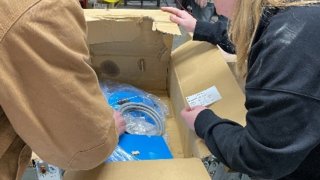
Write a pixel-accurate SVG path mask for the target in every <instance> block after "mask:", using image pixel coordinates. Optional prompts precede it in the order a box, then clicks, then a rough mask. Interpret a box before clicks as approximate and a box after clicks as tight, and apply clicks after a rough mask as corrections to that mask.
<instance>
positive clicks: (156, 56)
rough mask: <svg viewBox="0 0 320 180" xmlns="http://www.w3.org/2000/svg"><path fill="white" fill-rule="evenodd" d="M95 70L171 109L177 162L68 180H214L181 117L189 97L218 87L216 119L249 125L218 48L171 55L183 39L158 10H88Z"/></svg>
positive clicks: (104, 168) (113, 168)
mask: <svg viewBox="0 0 320 180" xmlns="http://www.w3.org/2000/svg"><path fill="white" fill-rule="evenodd" d="M85 16H86V21H87V23H88V44H89V48H90V53H91V58H92V65H93V67H94V68H95V70H96V72H97V74H98V77H99V78H102V79H104V78H106V79H111V80H116V81H120V82H124V83H129V84H132V85H134V86H136V87H138V88H141V89H144V90H146V91H147V92H152V93H154V94H155V95H157V96H159V97H160V98H161V99H162V100H164V101H165V102H166V103H167V104H168V108H169V111H170V115H169V117H168V118H167V120H166V131H167V134H168V144H169V148H170V150H171V151H172V154H173V156H174V159H172V160H152V161H139V162H118V163H110V164H102V165H101V166H99V167H97V168H95V169H93V170H89V171H78V172H72V171H70V172H67V173H66V174H65V177H64V179H66V180H69V179H77V180H78V179H121V180H126V179H128V180H129V179H130V180H133V179H137V180H144V179H148V180H149V179H166V180H170V179H174V180H186V179H190V180H191V179H198V180H202V179H203V180H209V179H210V177H209V175H208V173H207V172H206V170H205V167H204V166H203V164H202V163H201V160H200V158H203V157H205V156H207V155H209V154H210V152H209V151H208V149H207V147H206V146H205V145H204V142H203V141H202V140H201V139H199V138H198V137H197V136H196V135H195V133H194V132H191V131H190V130H189V129H188V128H187V127H186V125H185V124H184V122H183V121H182V119H181V117H180V110H181V109H182V108H183V107H185V106H187V102H186V97H187V96H190V95H192V94H194V93H198V92H200V91H203V90H205V89H207V88H209V87H211V86H216V88H217V89H218V91H219V93H220V94H221V96H222V99H221V100H219V101H218V102H216V103H214V104H213V105H210V108H211V109H213V110H214V111H215V113H217V114H218V115H220V116H221V117H224V118H228V119H231V120H234V121H237V122H238V123H240V124H242V125H245V121H244V120H245V113H246V110H245V108H244V106H243V105H244V95H243V93H242V91H241V89H240V88H239V86H238V84H237V82H236V80H235V78H234V76H233V75H232V72H231V71H230V69H229V68H228V66H227V64H226V63H225V61H224V59H223V57H222V56H221V54H220V51H219V49H218V48H217V47H215V46H213V45H211V44H208V43H205V42H193V41H189V42H187V43H185V44H183V45H182V46H180V47H179V48H177V49H176V50H175V51H174V52H171V49H172V41H173V35H176V34H180V32H179V29H178V27H177V26H176V25H175V24H173V23H171V22H170V20H169V14H168V13H164V12H161V11H159V10H86V11H85Z"/></svg>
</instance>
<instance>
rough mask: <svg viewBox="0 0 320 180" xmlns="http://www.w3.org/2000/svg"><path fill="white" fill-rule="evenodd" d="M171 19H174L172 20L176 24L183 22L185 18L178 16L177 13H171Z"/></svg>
mask: <svg viewBox="0 0 320 180" xmlns="http://www.w3.org/2000/svg"><path fill="white" fill-rule="evenodd" d="M170 21H172V22H174V23H176V24H179V25H181V24H182V22H183V19H182V18H180V17H177V16H175V15H171V16H170Z"/></svg>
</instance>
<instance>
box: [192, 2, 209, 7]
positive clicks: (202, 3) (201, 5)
mask: <svg viewBox="0 0 320 180" xmlns="http://www.w3.org/2000/svg"><path fill="white" fill-rule="evenodd" d="M195 2H196V4H198V5H199V6H200V7H201V8H204V7H206V6H207V4H208V0H195Z"/></svg>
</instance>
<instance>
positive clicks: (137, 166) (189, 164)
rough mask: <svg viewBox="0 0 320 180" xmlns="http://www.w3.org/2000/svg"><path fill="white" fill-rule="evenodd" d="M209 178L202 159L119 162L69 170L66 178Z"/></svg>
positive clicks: (174, 179)
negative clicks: (85, 169)
mask: <svg viewBox="0 0 320 180" xmlns="http://www.w3.org/2000/svg"><path fill="white" fill-rule="evenodd" d="M71 179H72V180H73V179H74V180H92V179H94V180H195V179H197V180H202V179H203V180H204V179H206V180H209V179H210V177H209V175H208V173H207V172H206V170H205V169H204V168H203V165H202V162H201V160H200V159H195V158H188V159H174V160H157V161H136V162H117V163H111V164H108V165H106V164H103V165H101V166H99V167H97V168H95V169H93V170H91V171H82V172H69V173H67V174H66V175H65V176H64V180H71Z"/></svg>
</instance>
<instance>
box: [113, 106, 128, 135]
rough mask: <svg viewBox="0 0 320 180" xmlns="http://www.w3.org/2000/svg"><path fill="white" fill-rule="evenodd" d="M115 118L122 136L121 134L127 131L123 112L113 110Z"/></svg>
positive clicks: (119, 133)
mask: <svg viewBox="0 0 320 180" xmlns="http://www.w3.org/2000/svg"><path fill="white" fill-rule="evenodd" d="M113 119H114V121H115V124H116V128H117V133H118V135H119V136H120V135H121V134H123V133H124V132H125V131H126V122H125V121H124V119H123V117H122V115H121V113H120V112H118V111H114V112H113Z"/></svg>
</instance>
